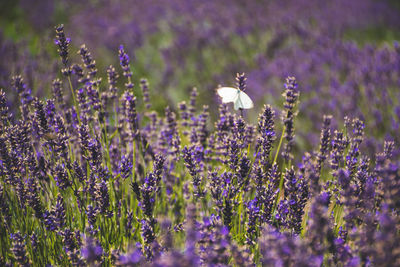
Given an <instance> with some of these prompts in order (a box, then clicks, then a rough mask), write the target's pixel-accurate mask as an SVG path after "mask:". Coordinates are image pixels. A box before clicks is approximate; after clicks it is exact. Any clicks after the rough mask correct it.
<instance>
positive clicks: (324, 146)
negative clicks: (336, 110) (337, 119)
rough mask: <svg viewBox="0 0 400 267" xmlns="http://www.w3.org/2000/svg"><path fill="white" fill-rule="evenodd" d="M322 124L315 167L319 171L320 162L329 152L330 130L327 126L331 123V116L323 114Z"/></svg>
mask: <svg viewBox="0 0 400 267" xmlns="http://www.w3.org/2000/svg"><path fill="white" fill-rule="evenodd" d="M323 120H324V124H323V126H322V130H321V138H320V142H321V143H320V146H319V153H318V156H317V167H318V170H319V171H321V168H322V163H323V162H324V161H325V159H326V155H327V154H328V152H329V148H330V147H329V145H330V139H331V130H330V129H329V126H330V125H331V120H332V116H326V115H324V119H323Z"/></svg>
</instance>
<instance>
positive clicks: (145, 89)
mask: <svg viewBox="0 0 400 267" xmlns="http://www.w3.org/2000/svg"><path fill="white" fill-rule="evenodd" d="M140 88H142V93H143V102H144V103H145V104H146V109H148V110H149V109H150V108H151V103H150V95H149V83H148V81H147V80H146V79H141V80H140Z"/></svg>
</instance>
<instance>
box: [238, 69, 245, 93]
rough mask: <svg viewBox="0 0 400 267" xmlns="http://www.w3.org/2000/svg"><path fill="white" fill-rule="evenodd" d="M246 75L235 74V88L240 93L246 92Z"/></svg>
mask: <svg viewBox="0 0 400 267" xmlns="http://www.w3.org/2000/svg"><path fill="white" fill-rule="evenodd" d="M246 80H247V78H246V75H245V74H244V73H237V74H236V86H237V88H239V89H240V91H242V92H244V91H246Z"/></svg>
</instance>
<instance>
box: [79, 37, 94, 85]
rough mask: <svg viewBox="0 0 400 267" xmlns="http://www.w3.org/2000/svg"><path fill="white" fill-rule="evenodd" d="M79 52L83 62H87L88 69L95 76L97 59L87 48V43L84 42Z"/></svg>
mask: <svg viewBox="0 0 400 267" xmlns="http://www.w3.org/2000/svg"><path fill="white" fill-rule="evenodd" d="M78 54H79V55H81V57H82V62H83V64H85V67H86V69H87V70H88V72H89V76H90V77H91V78H93V77H94V76H96V73H97V69H96V61H95V60H94V59H93V57H92V55H91V54H90V52H89V51H88V49H87V48H86V45H85V44H83V45H82V46H81V48H80V49H79V51H78Z"/></svg>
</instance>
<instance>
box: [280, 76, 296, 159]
mask: <svg viewBox="0 0 400 267" xmlns="http://www.w3.org/2000/svg"><path fill="white" fill-rule="evenodd" d="M285 88H286V90H285V92H284V93H283V95H284V97H285V103H284V108H285V111H284V112H283V123H284V125H285V133H284V137H285V139H286V143H285V146H284V149H283V152H282V156H283V158H284V159H285V160H286V161H289V160H291V159H292V157H293V155H292V153H291V152H292V147H293V138H294V123H293V121H294V117H295V115H296V113H295V111H294V107H295V105H296V102H297V100H298V97H299V92H298V91H297V81H296V78H294V77H287V78H286V83H285Z"/></svg>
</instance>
